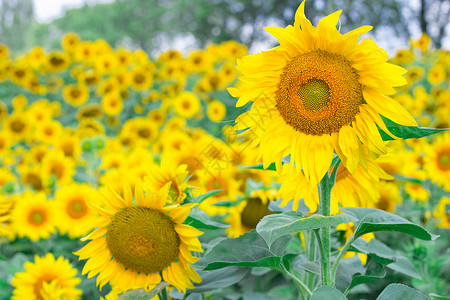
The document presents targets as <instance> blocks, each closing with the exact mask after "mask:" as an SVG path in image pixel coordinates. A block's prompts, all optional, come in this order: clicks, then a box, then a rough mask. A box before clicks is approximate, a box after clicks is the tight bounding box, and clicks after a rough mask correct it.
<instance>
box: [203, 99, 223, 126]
mask: <svg viewBox="0 0 450 300" xmlns="http://www.w3.org/2000/svg"><path fill="white" fill-rule="evenodd" d="M226 113H227V108H226V107H225V105H224V104H223V103H222V102H220V101H217V100H214V101H211V102H210V103H209V104H208V108H207V109H206V115H207V116H208V118H209V119H210V120H211V121H213V122H219V121H222V120H223V118H225V115H226Z"/></svg>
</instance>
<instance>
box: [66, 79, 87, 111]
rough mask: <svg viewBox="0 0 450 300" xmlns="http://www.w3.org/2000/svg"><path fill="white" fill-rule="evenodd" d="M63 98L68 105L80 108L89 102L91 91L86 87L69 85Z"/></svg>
mask: <svg viewBox="0 0 450 300" xmlns="http://www.w3.org/2000/svg"><path fill="white" fill-rule="evenodd" d="M63 97H64V100H65V101H66V102H67V103H69V104H71V105H73V106H79V105H82V104H84V103H85V102H86V101H87V100H88V98H89V90H88V89H87V87H86V86H84V85H74V84H71V85H67V86H66V87H64V90H63Z"/></svg>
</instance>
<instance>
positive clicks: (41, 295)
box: [11, 253, 83, 300]
mask: <svg viewBox="0 0 450 300" xmlns="http://www.w3.org/2000/svg"><path fill="white" fill-rule="evenodd" d="M24 267H25V271H24V272H18V273H16V274H15V275H14V278H13V280H12V281H11V285H12V286H13V287H14V288H15V289H14V291H13V296H12V297H11V299H12V300H23V299H29V300H40V299H45V300H50V299H55V300H56V299H74V300H75V299H81V295H82V293H83V292H82V290H80V289H77V288H76V286H77V285H78V284H80V282H81V279H80V278H78V277H76V275H77V269H76V268H73V267H72V266H71V264H70V262H69V260H68V259H65V258H64V257H62V256H60V257H58V258H57V259H55V257H54V256H53V254H52V253H47V255H46V256H44V257H39V256H37V255H36V256H35V257H34V263H32V262H26V263H25V264H24ZM55 295H57V298H55V297H54V296H55ZM52 296H53V297H52Z"/></svg>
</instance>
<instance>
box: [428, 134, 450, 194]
mask: <svg viewBox="0 0 450 300" xmlns="http://www.w3.org/2000/svg"><path fill="white" fill-rule="evenodd" d="M425 151H426V152H425V153H426V155H425V156H424V169H425V171H426V172H427V175H428V177H429V178H430V179H431V181H432V182H436V183H437V184H438V185H439V186H442V187H444V189H446V190H447V191H450V133H449V132H445V133H441V134H440V135H438V136H437V138H436V140H435V141H434V142H433V143H432V144H431V145H429V146H428V147H427V148H426V150H425Z"/></svg>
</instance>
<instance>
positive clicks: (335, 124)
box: [229, 2, 417, 184]
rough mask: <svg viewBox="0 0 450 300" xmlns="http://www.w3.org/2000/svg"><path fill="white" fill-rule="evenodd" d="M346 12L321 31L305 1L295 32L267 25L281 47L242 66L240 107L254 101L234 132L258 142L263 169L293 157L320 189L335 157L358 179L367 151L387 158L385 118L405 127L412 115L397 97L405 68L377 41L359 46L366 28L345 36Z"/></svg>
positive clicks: (331, 18)
mask: <svg viewBox="0 0 450 300" xmlns="http://www.w3.org/2000/svg"><path fill="white" fill-rule="evenodd" d="M340 13H341V11H338V12H335V13H333V14H331V15H329V16H327V17H325V18H324V19H322V20H321V21H320V22H319V23H318V25H317V29H316V28H314V27H313V26H312V25H311V23H310V22H309V20H308V19H306V17H305V14H304V2H303V3H302V4H301V5H300V7H299V9H298V10H297V12H296V15H295V24H294V27H292V26H288V27H286V28H285V29H282V28H278V27H268V28H266V31H268V32H269V33H271V34H273V35H274V36H275V37H277V38H278V40H279V42H280V46H278V47H276V48H274V49H272V50H269V51H267V52H263V53H260V54H255V55H250V56H246V57H243V58H242V59H240V60H238V66H237V69H238V70H239V71H240V72H241V73H242V76H241V77H240V80H241V83H242V84H241V85H240V88H239V89H236V88H230V89H229V92H230V93H231V95H232V96H235V97H239V100H238V102H237V104H236V106H238V107H240V106H243V105H245V104H246V103H247V102H248V101H253V105H252V108H251V110H250V111H248V112H246V113H244V114H242V115H240V116H239V117H238V118H237V119H236V123H237V125H236V126H235V128H236V129H237V130H245V129H248V130H247V131H245V132H244V133H243V135H250V136H253V138H254V144H255V145H258V144H259V149H260V154H261V156H262V158H263V164H264V167H265V168H267V167H268V166H269V165H270V163H272V162H276V163H277V165H281V159H282V158H283V156H285V155H287V154H291V163H292V165H295V167H296V168H302V170H303V171H304V173H305V176H306V178H307V179H308V180H309V181H310V182H311V183H312V184H316V183H318V182H319V181H320V180H321V179H322V177H323V176H324V175H325V173H326V172H327V171H328V168H329V166H330V164H331V161H332V159H333V152H336V153H337V154H338V155H339V156H340V157H341V159H342V161H343V163H344V166H345V167H346V168H347V169H348V170H349V172H350V173H351V174H355V172H356V168H357V166H358V163H359V153H360V148H361V147H362V145H363V144H364V145H367V146H368V148H369V150H370V151H371V152H373V153H375V154H384V153H386V151H387V150H386V147H385V145H384V143H383V140H382V138H381V135H380V133H379V132H378V129H377V125H378V126H379V127H380V128H381V129H382V130H384V131H385V132H386V133H388V134H389V135H391V136H392V134H391V133H390V132H389V131H388V130H387V128H386V126H385V124H384V123H383V121H382V119H381V117H380V115H379V114H378V113H380V114H382V115H384V116H385V117H387V118H389V119H391V120H392V121H394V122H396V123H398V124H401V125H406V126H417V123H416V121H415V120H414V119H413V118H412V116H411V115H410V114H409V113H408V112H407V111H406V110H405V109H404V108H403V107H402V106H400V105H399V104H398V103H397V102H395V101H394V100H393V99H392V98H390V97H388V96H385V95H386V94H388V95H391V94H394V93H395V90H394V88H393V87H394V86H401V85H404V84H406V80H405V79H404V78H403V77H402V76H401V75H402V74H404V73H405V72H406V70H405V69H403V68H401V67H398V66H395V65H392V64H389V63H386V59H387V58H388V55H387V54H386V52H385V51H384V50H382V49H380V48H379V47H378V46H377V45H376V44H375V43H374V42H373V41H372V40H364V41H362V42H361V43H358V38H359V36H360V35H361V34H364V33H366V32H368V31H369V30H370V29H371V28H372V27H371V26H363V27H360V28H358V29H355V30H353V31H351V32H349V33H347V34H344V35H342V34H341V33H339V32H338V31H337V29H336V23H337V22H338V18H339V15H340Z"/></svg>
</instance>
